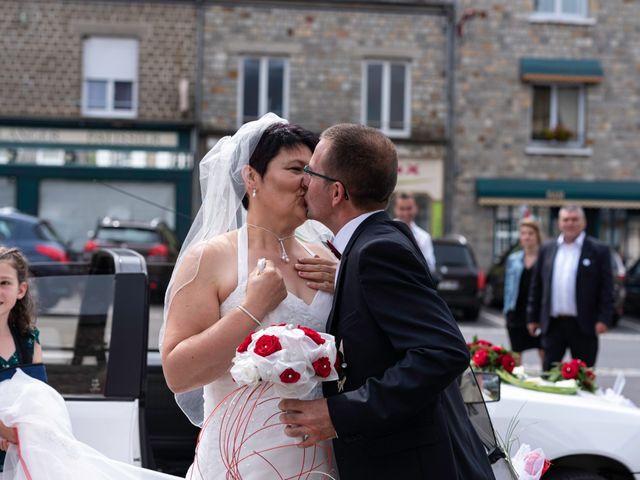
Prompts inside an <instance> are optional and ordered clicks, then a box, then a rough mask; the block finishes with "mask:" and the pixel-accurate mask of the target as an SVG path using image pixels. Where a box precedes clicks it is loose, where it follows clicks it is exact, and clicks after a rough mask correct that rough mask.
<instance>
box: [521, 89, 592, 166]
mask: <svg viewBox="0 0 640 480" xmlns="http://www.w3.org/2000/svg"><path fill="white" fill-rule="evenodd" d="M535 87H549V88H551V95H550V103H551V105H550V107H549V128H551V129H553V128H555V127H556V126H557V125H558V89H559V88H565V87H577V88H578V131H577V132H576V134H577V139H576V140H572V141H567V142H558V141H555V140H549V141H546V140H534V139H533V138H532V137H533V97H534V89H535ZM586 108H587V90H586V86H585V85H584V84H580V83H578V84H573V83H536V84H533V85H531V112H530V115H529V147H528V148H527V152H528V153H534V154H535V153H546V152H545V151H544V150H545V149H547V148H548V147H551V149H550V150H549V153H550V154H551V153H557V152H558V151H562V150H576V151H578V153H579V151H581V150H584V153H585V154H590V149H584V146H585V140H586V130H587V127H586ZM551 150H552V151H551ZM587 150H589V151H587Z"/></svg>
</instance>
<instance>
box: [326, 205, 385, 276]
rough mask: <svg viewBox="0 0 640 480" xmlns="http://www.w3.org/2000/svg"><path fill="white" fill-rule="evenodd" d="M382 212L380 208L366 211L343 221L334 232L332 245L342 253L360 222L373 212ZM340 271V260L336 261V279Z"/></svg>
mask: <svg viewBox="0 0 640 480" xmlns="http://www.w3.org/2000/svg"><path fill="white" fill-rule="evenodd" d="M378 212H382V210H375V211H373V212H366V213H363V214H362V215H358V216H357V217H356V218H353V219H351V220H349V221H348V222H347V223H345V224H344V225H343V226H342V228H341V229H340V230H338V233H336V238H334V240H333V242H332V243H333V246H334V247H335V248H336V250H338V251H339V252H340V253H341V254H342V253H344V249H345V248H347V244H348V243H349V240H351V237H352V236H353V234H354V232H355V231H356V229H357V228H358V227H359V226H360V224H361V223H362V222H364V221H365V220H366V219H367V218H369V217H370V216H371V215H373V214H374V213H378ZM339 271H340V262H339V261H338V268H336V280H337V279H338V272H339Z"/></svg>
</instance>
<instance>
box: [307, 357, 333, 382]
mask: <svg viewBox="0 0 640 480" xmlns="http://www.w3.org/2000/svg"><path fill="white" fill-rule="evenodd" d="M311 365H313V370H314V371H315V372H316V375H317V376H319V377H322V378H327V377H328V376H329V375H330V374H331V361H330V360H329V357H320V358H319V359H317V360H316V361H315V362H313V363H312V364H311Z"/></svg>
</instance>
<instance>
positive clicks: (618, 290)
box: [483, 242, 626, 326]
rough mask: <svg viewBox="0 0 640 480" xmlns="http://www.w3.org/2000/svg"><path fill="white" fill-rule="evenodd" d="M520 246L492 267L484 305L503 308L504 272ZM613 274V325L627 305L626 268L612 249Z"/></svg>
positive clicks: (504, 255)
mask: <svg viewBox="0 0 640 480" xmlns="http://www.w3.org/2000/svg"><path fill="white" fill-rule="evenodd" d="M520 248H521V247H520V244H519V242H518V243H515V244H514V245H512V246H511V247H510V248H509V249H508V250H507V251H506V252H504V253H503V254H502V255H500V257H499V258H498V260H497V261H496V262H495V263H494V264H493V265H491V267H490V268H489V271H488V272H487V282H486V287H485V290H484V299H483V301H484V304H485V305H487V306H489V307H495V308H500V309H501V308H502V305H503V299H504V272H505V268H506V265H507V258H508V257H509V255H511V254H512V253H513V252H517V251H518V250H520ZM611 272H612V274H613V301H614V303H613V318H612V325H613V326H615V325H617V324H618V321H619V320H620V318H621V317H622V315H623V313H624V303H625V295H626V288H625V268H624V263H623V262H622V258H621V257H620V255H619V254H618V252H616V251H615V250H614V249H613V248H611Z"/></svg>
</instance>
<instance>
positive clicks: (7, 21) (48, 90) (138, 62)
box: [0, 0, 197, 249]
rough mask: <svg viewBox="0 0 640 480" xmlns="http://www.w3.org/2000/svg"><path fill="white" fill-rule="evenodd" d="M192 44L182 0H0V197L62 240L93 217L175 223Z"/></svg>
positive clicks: (190, 101) (189, 163)
mask: <svg viewBox="0 0 640 480" xmlns="http://www.w3.org/2000/svg"><path fill="white" fill-rule="evenodd" d="M196 46H197V42H196V8H195V5H194V2H192V1H172V2H146V1H141V2H123V1H115V0H111V1H107V0H105V1H79V0H77V1H76V0H70V1H67V0H65V1H61V0H6V1H2V2H0V52H1V53H0V59H1V62H0V63H1V64H2V69H1V70H0V206H11V207H16V208H17V209H19V210H20V211H23V212H25V213H31V214H34V215H39V216H41V217H44V218H47V219H48V220H50V221H51V222H52V223H53V224H54V225H55V226H56V227H57V228H58V230H59V232H60V233H61V234H62V236H63V237H65V238H66V239H70V240H72V241H73V247H74V249H81V248H82V245H83V243H84V240H86V235H87V230H89V229H91V228H93V227H94V226H95V224H96V221H97V220H98V219H99V218H100V217H102V216H113V217H122V218H135V219H139V220H151V219H152V218H157V217H159V218H162V219H164V220H166V221H167V222H168V223H169V224H170V225H171V226H172V227H175V228H176V229H177V230H178V232H179V233H180V234H181V235H184V234H186V229H188V225H189V223H190V219H189V217H190V213H191V192H192V188H191V171H192V167H193V154H194V150H195V142H193V141H192V138H193V137H194V135H193V133H194V126H195V122H194V119H195V95H194V92H195V85H196V58H197V56H196ZM134 194H135V195H137V196H141V197H145V198H148V199H153V200H154V201H155V203H158V204H161V207H163V208H158V207H157V206H154V205H152V204H151V203H150V202H149V203H145V202H141V201H139V200H137V199H135V198H134V196H133V195H134ZM79 198H82V199H83V201H82V202H79V201H78V199H79ZM175 211H178V212H182V213H183V214H184V215H183V216H180V215H175V213H174V212H175Z"/></svg>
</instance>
